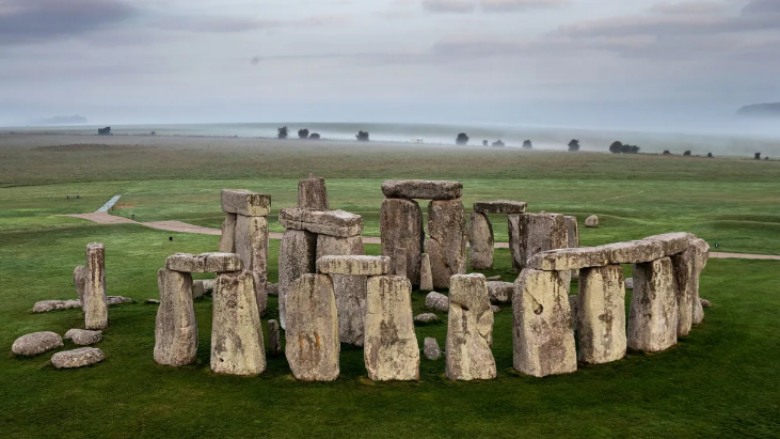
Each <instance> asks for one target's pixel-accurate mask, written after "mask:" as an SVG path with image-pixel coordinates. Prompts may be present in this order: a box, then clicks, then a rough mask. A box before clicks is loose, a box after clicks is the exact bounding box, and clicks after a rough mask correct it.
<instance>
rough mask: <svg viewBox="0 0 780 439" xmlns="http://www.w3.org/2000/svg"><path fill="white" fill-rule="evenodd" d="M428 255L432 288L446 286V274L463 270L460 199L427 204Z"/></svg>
mask: <svg viewBox="0 0 780 439" xmlns="http://www.w3.org/2000/svg"><path fill="white" fill-rule="evenodd" d="M428 234H429V235H430V238H429V240H428V248H427V251H428V254H429V255H430V258H431V273H432V274H433V287H434V288H449V287H450V277H452V276H454V275H456V274H463V273H466V242H467V239H468V238H467V233H466V214H465V212H464V210H463V203H462V202H461V201H460V199H456V200H449V201H431V203H430V204H429V205H428Z"/></svg>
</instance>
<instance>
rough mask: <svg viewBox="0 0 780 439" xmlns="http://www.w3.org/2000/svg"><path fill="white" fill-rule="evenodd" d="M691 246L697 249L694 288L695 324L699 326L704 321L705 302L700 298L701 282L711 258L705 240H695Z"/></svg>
mask: <svg viewBox="0 0 780 439" xmlns="http://www.w3.org/2000/svg"><path fill="white" fill-rule="evenodd" d="M691 246H692V247H693V248H694V249H695V255H696V260H695V262H696V263H695V265H694V270H693V279H694V288H693V299H692V300H693V324H694V325H698V324H700V323H701V322H703V321H704V308H705V307H704V306H703V305H704V302H702V301H701V298H700V296H699V280H700V279H701V273H702V271H704V268H705V267H706V266H707V260H708V259H709V257H710V246H709V244H707V242H706V241H704V240H703V239H694V240H692V241H691ZM708 303H709V302H708Z"/></svg>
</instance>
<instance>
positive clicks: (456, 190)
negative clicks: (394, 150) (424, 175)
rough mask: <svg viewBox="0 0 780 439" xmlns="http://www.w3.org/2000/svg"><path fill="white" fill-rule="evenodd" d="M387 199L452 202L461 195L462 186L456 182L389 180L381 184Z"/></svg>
mask: <svg viewBox="0 0 780 439" xmlns="http://www.w3.org/2000/svg"><path fill="white" fill-rule="evenodd" d="M382 193H383V194H385V197H387V198H407V199H415V198H416V199H420V200H454V199H458V198H460V197H461V196H462V195H463V184H462V183H460V182H457V181H431V180H389V181H386V182H384V184H382Z"/></svg>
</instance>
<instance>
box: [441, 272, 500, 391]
mask: <svg viewBox="0 0 780 439" xmlns="http://www.w3.org/2000/svg"><path fill="white" fill-rule="evenodd" d="M449 302H450V303H449V316H448V326H447V345H446V346H447V347H446V356H447V370H446V374H447V378H449V379H451V380H453V381H456V380H462V381H469V380H489V379H494V378H495V377H496V361H495V359H494V358H493V352H492V351H491V350H490V345H491V344H492V343H493V310H492V308H491V307H490V299H489V297H488V287H487V280H486V279H485V276H483V275H481V274H470V275H455V276H453V277H452V283H451V285H450V298H449Z"/></svg>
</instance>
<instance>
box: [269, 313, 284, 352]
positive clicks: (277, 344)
mask: <svg viewBox="0 0 780 439" xmlns="http://www.w3.org/2000/svg"><path fill="white" fill-rule="evenodd" d="M268 353H269V354H270V355H271V356H273V357H276V356H279V355H280V354H281V353H282V330H281V329H280V327H279V322H277V321H276V320H269V321H268Z"/></svg>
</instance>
